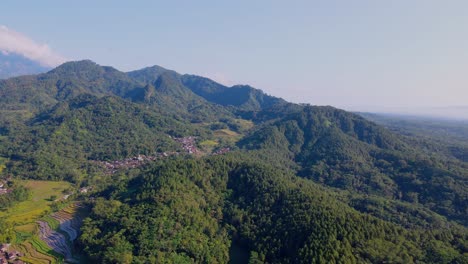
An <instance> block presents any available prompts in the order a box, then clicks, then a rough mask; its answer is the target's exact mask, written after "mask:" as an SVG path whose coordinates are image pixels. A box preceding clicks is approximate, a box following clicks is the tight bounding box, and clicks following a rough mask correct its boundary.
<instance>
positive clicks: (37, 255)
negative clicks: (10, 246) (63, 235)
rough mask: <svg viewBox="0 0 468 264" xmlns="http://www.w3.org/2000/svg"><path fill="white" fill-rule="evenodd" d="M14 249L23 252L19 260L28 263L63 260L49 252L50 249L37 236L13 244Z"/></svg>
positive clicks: (48, 262) (58, 261) (46, 262)
mask: <svg viewBox="0 0 468 264" xmlns="http://www.w3.org/2000/svg"><path fill="white" fill-rule="evenodd" d="M15 249H16V250H18V251H20V252H23V253H24V256H23V257H21V260H23V261H25V262H28V263H32V264H53V263H62V262H63V258H62V257H60V256H58V255H56V254H55V253H54V252H51V249H50V248H49V247H48V246H47V245H46V244H45V243H44V242H43V241H41V240H39V239H37V238H34V239H32V240H29V241H26V242H23V243H21V244H19V245H15Z"/></svg>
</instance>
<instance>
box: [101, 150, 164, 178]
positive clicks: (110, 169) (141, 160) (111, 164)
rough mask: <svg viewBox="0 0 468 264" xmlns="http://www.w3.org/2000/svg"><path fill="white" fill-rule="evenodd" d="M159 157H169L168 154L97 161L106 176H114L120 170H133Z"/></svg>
mask: <svg viewBox="0 0 468 264" xmlns="http://www.w3.org/2000/svg"><path fill="white" fill-rule="evenodd" d="M159 156H166V157H167V156H169V154H167V153H166V152H164V153H161V154H158V155H156V156H146V155H138V156H136V157H132V158H127V159H123V160H114V161H97V163H98V164H99V165H101V166H103V167H104V168H105V169H106V174H114V173H115V172H116V171H117V170H119V169H131V168H136V167H139V166H141V165H143V164H145V163H146V162H148V161H155V160H156V159H158V157H159Z"/></svg>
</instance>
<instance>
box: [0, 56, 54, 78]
mask: <svg viewBox="0 0 468 264" xmlns="http://www.w3.org/2000/svg"><path fill="white" fill-rule="evenodd" d="M48 70H50V68H48V67H45V66H42V65H41V64H40V63H38V62H36V61H33V60H30V59H28V58H26V57H23V56H22V55H19V54H15V53H6V52H3V51H0V79H7V78H11V77H16V76H21V75H30V74H38V73H42V72H46V71H48Z"/></svg>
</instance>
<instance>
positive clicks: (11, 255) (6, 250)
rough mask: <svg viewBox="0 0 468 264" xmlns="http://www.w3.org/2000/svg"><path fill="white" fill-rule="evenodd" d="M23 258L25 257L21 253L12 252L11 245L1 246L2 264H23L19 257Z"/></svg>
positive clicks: (0, 256)
mask: <svg viewBox="0 0 468 264" xmlns="http://www.w3.org/2000/svg"><path fill="white" fill-rule="evenodd" d="M22 256H23V255H22V254H21V253H20V252H18V251H16V250H10V244H2V245H0V264H8V263H14V264H22V263H24V262H23V261H21V260H19V259H18V257H22Z"/></svg>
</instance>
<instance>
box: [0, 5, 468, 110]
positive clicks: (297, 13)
mask: <svg viewBox="0 0 468 264" xmlns="http://www.w3.org/2000/svg"><path fill="white" fill-rule="evenodd" d="M466 10H468V2H465V1H450V2H440V1H435V0H433V1H423V0H415V1H403V0H397V1H371V0H362V1H352V2H351V1H337V0H332V1H295V2H293V3H292V2H288V3H286V2H284V1H234V2H226V3H225V2H223V3H221V1H196V2H195V1H171V2H163V1H139V2H127V1H99V2H95V1H89V0H85V1H79V2H63V1H58V0H53V1H48V2H47V3H44V2H36V1H28V4H25V3H24V2H18V1H6V2H5V3H3V4H2V9H1V10H0V14H1V16H0V17H1V20H0V25H2V27H1V28H0V29H1V30H0V41H1V42H2V43H0V49H2V48H3V49H5V47H4V46H5V45H6V44H5V43H6V40H8V41H10V42H8V43H9V45H10V46H12V47H21V48H22V49H24V54H23V55H25V54H26V53H27V54H29V55H30V56H35V58H36V59H38V58H39V59H40V60H41V61H42V62H43V64H48V65H52V64H58V63H60V62H62V61H64V60H66V59H68V60H79V59H85V58H87V59H91V60H93V61H95V62H97V63H99V64H101V65H110V66H113V67H115V68H117V69H119V70H123V71H130V70H135V69H139V68H143V67H145V66H150V65H154V64H157V65H160V66H163V67H165V68H169V69H173V70H176V71H178V72H181V73H191V74H198V75H202V76H206V77H209V78H212V79H214V80H216V81H219V82H221V83H223V84H226V85H233V84H238V83H241V84H249V85H252V86H254V87H256V88H260V89H262V90H264V91H265V92H266V93H268V94H271V95H275V96H278V97H283V98H285V99H287V100H289V101H292V102H299V103H310V104H317V105H333V106H336V107H339V108H344V109H347V110H352V111H371V112H393V113H409V114H426V115H439V116H445V117H455V118H465V119H468V89H466V87H467V85H468V74H466V70H467V69H468V49H467V48H466V47H467V46H468V45H467V44H468V27H466V25H467V24H468V16H466ZM18 14H21V16H19V15H18ZM5 32H6V33H5ZM12 32H13V33H12ZM11 36H20V37H17V38H14V39H13V40H14V41H18V43H16V42H11V41H13V40H12V38H11ZM38 43H39V44H38ZM10 46H8V47H10ZM8 47H7V48H8ZM7 51H8V50H7ZM15 51H18V50H15ZM18 52H20V53H21V50H20V51H18ZM447 109H450V110H447ZM464 110H465V111H464Z"/></svg>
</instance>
